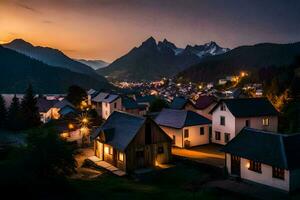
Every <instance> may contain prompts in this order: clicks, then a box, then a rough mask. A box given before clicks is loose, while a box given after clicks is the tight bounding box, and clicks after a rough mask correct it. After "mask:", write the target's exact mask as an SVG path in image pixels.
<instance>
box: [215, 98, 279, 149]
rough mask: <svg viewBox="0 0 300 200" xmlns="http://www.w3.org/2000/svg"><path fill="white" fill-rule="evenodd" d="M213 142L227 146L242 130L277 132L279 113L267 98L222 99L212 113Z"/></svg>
mask: <svg viewBox="0 0 300 200" xmlns="http://www.w3.org/2000/svg"><path fill="white" fill-rule="evenodd" d="M210 113H211V114H212V136H211V141H212V142H213V143H218V144H222V145H224V144H226V143H228V142H229V141H230V140H231V139H233V138H234V137H235V136H236V135H237V134H238V133H239V132H240V130H242V128H244V127H245V126H246V127H249V128H255V129H259V130H266V131H274V132H276V131H277V127H278V112H277V110H276V109H275V108H274V106H273V105H272V104H271V103H270V101H269V100H268V99H267V98H244V99H222V100H220V101H219V102H218V104H217V105H216V106H215V107H214V108H213V109H212V110H211V111H210Z"/></svg>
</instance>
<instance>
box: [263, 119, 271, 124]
mask: <svg viewBox="0 0 300 200" xmlns="http://www.w3.org/2000/svg"><path fill="white" fill-rule="evenodd" d="M269 124H270V121H269V118H263V125H264V126H269Z"/></svg>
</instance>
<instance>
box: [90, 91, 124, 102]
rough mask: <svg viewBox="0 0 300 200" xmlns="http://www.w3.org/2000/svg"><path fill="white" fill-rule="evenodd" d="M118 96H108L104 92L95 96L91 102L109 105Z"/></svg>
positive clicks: (108, 94)
mask: <svg viewBox="0 0 300 200" xmlns="http://www.w3.org/2000/svg"><path fill="white" fill-rule="evenodd" d="M119 97H120V96H119V95H117V94H110V93H105V92H100V93H99V94H98V95H97V96H95V97H94V98H93V99H92V101H94V102H107V103H111V102H113V101H115V100H116V99H118V98H119Z"/></svg>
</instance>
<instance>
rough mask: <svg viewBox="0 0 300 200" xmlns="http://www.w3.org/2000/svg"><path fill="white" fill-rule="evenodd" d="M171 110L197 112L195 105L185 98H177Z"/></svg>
mask: <svg viewBox="0 0 300 200" xmlns="http://www.w3.org/2000/svg"><path fill="white" fill-rule="evenodd" d="M170 108H171V109H176V110H192V111H195V110H196V108H195V106H194V103H193V102H192V101H191V100H189V99H186V98H185V97H175V98H174V99H173V101H172V103H171V104H170Z"/></svg>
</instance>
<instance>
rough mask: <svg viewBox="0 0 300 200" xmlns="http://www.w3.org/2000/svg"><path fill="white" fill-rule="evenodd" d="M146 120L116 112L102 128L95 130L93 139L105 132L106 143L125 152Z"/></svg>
mask: <svg viewBox="0 0 300 200" xmlns="http://www.w3.org/2000/svg"><path fill="white" fill-rule="evenodd" d="M145 120H146V119H145V118H143V117H138V116H134V115H131V114H128V113H124V112H118V111H115V112H113V113H112V114H111V115H110V116H109V118H108V119H107V120H106V122H105V123H104V124H103V125H102V126H101V127H100V128H98V129H96V130H95V134H93V137H94V138H95V137H97V136H98V135H99V134H100V133H101V132H103V133H104V135H105V137H106V141H105V143H107V144H109V145H111V146H113V147H115V148H117V149H119V150H122V151H124V150H125V149H126V147H127V146H128V145H129V143H130V142H131V141H132V139H133V138H134V137H135V135H136V134H137V133H138V131H139V130H140V128H141V127H142V125H143V124H144V122H145Z"/></svg>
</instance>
